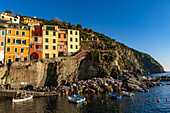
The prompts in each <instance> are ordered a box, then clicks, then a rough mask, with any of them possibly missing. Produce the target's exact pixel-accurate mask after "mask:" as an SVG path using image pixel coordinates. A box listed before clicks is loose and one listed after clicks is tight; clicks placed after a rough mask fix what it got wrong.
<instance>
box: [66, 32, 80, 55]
mask: <svg viewBox="0 0 170 113" xmlns="http://www.w3.org/2000/svg"><path fill="white" fill-rule="evenodd" d="M67 32H68V36H67V37H68V41H67V42H68V55H72V54H74V53H75V52H77V51H79V48H80V47H79V45H80V44H79V37H80V35H79V30H71V29H68V31H67Z"/></svg>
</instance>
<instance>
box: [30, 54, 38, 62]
mask: <svg viewBox="0 0 170 113" xmlns="http://www.w3.org/2000/svg"><path fill="white" fill-rule="evenodd" d="M30 58H31V60H33V59H38V54H37V53H32V54H31V56H30Z"/></svg>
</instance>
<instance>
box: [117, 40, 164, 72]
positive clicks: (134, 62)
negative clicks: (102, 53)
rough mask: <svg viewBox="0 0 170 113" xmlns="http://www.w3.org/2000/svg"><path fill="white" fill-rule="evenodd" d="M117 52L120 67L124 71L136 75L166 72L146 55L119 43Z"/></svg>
mask: <svg viewBox="0 0 170 113" xmlns="http://www.w3.org/2000/svg"><path fill="white" fill-rule="evenodd" d="M117 50H118V53H119V55H120V59H119V65H120V67H121V68H122V70H128V71H129V72H133V73H136V74H147V73H161V72H164V68H163V67H162V66H161V65H160V64H159V63H158V62H157V61H156V60H155V59H153V58H152V57H151V56H150V55H148V54H146V53H142V52H139V51H136V50H134V49H132V48H129V47H127V46H126V45H124V44H122V43H119V42H117Z"/></svg>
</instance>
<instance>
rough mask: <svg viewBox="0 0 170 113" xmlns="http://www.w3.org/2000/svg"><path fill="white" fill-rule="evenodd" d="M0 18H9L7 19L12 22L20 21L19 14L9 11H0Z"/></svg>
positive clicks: (17, 22)
mask: <svg viewBox="0 0 170 113" xmlns="http://www.w3.org/2000/svg"><path fill="white" fill-rule="evenodd" d="M0 19H1V20H9V21H11V23H14V24H19V23H20V16H19V15H14V14H10V13H0Z"/></svg>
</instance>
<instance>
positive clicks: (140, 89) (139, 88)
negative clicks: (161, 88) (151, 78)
mask: <svg viewBox="0 0 170 113" xmlns="http://www.w3.org/2000/svg"><path fill="white" fill-rule="evenodd" d="M136 89H137V91H140V92H144V90H143V88H141V87H137V88H136Z"/></svg>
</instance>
